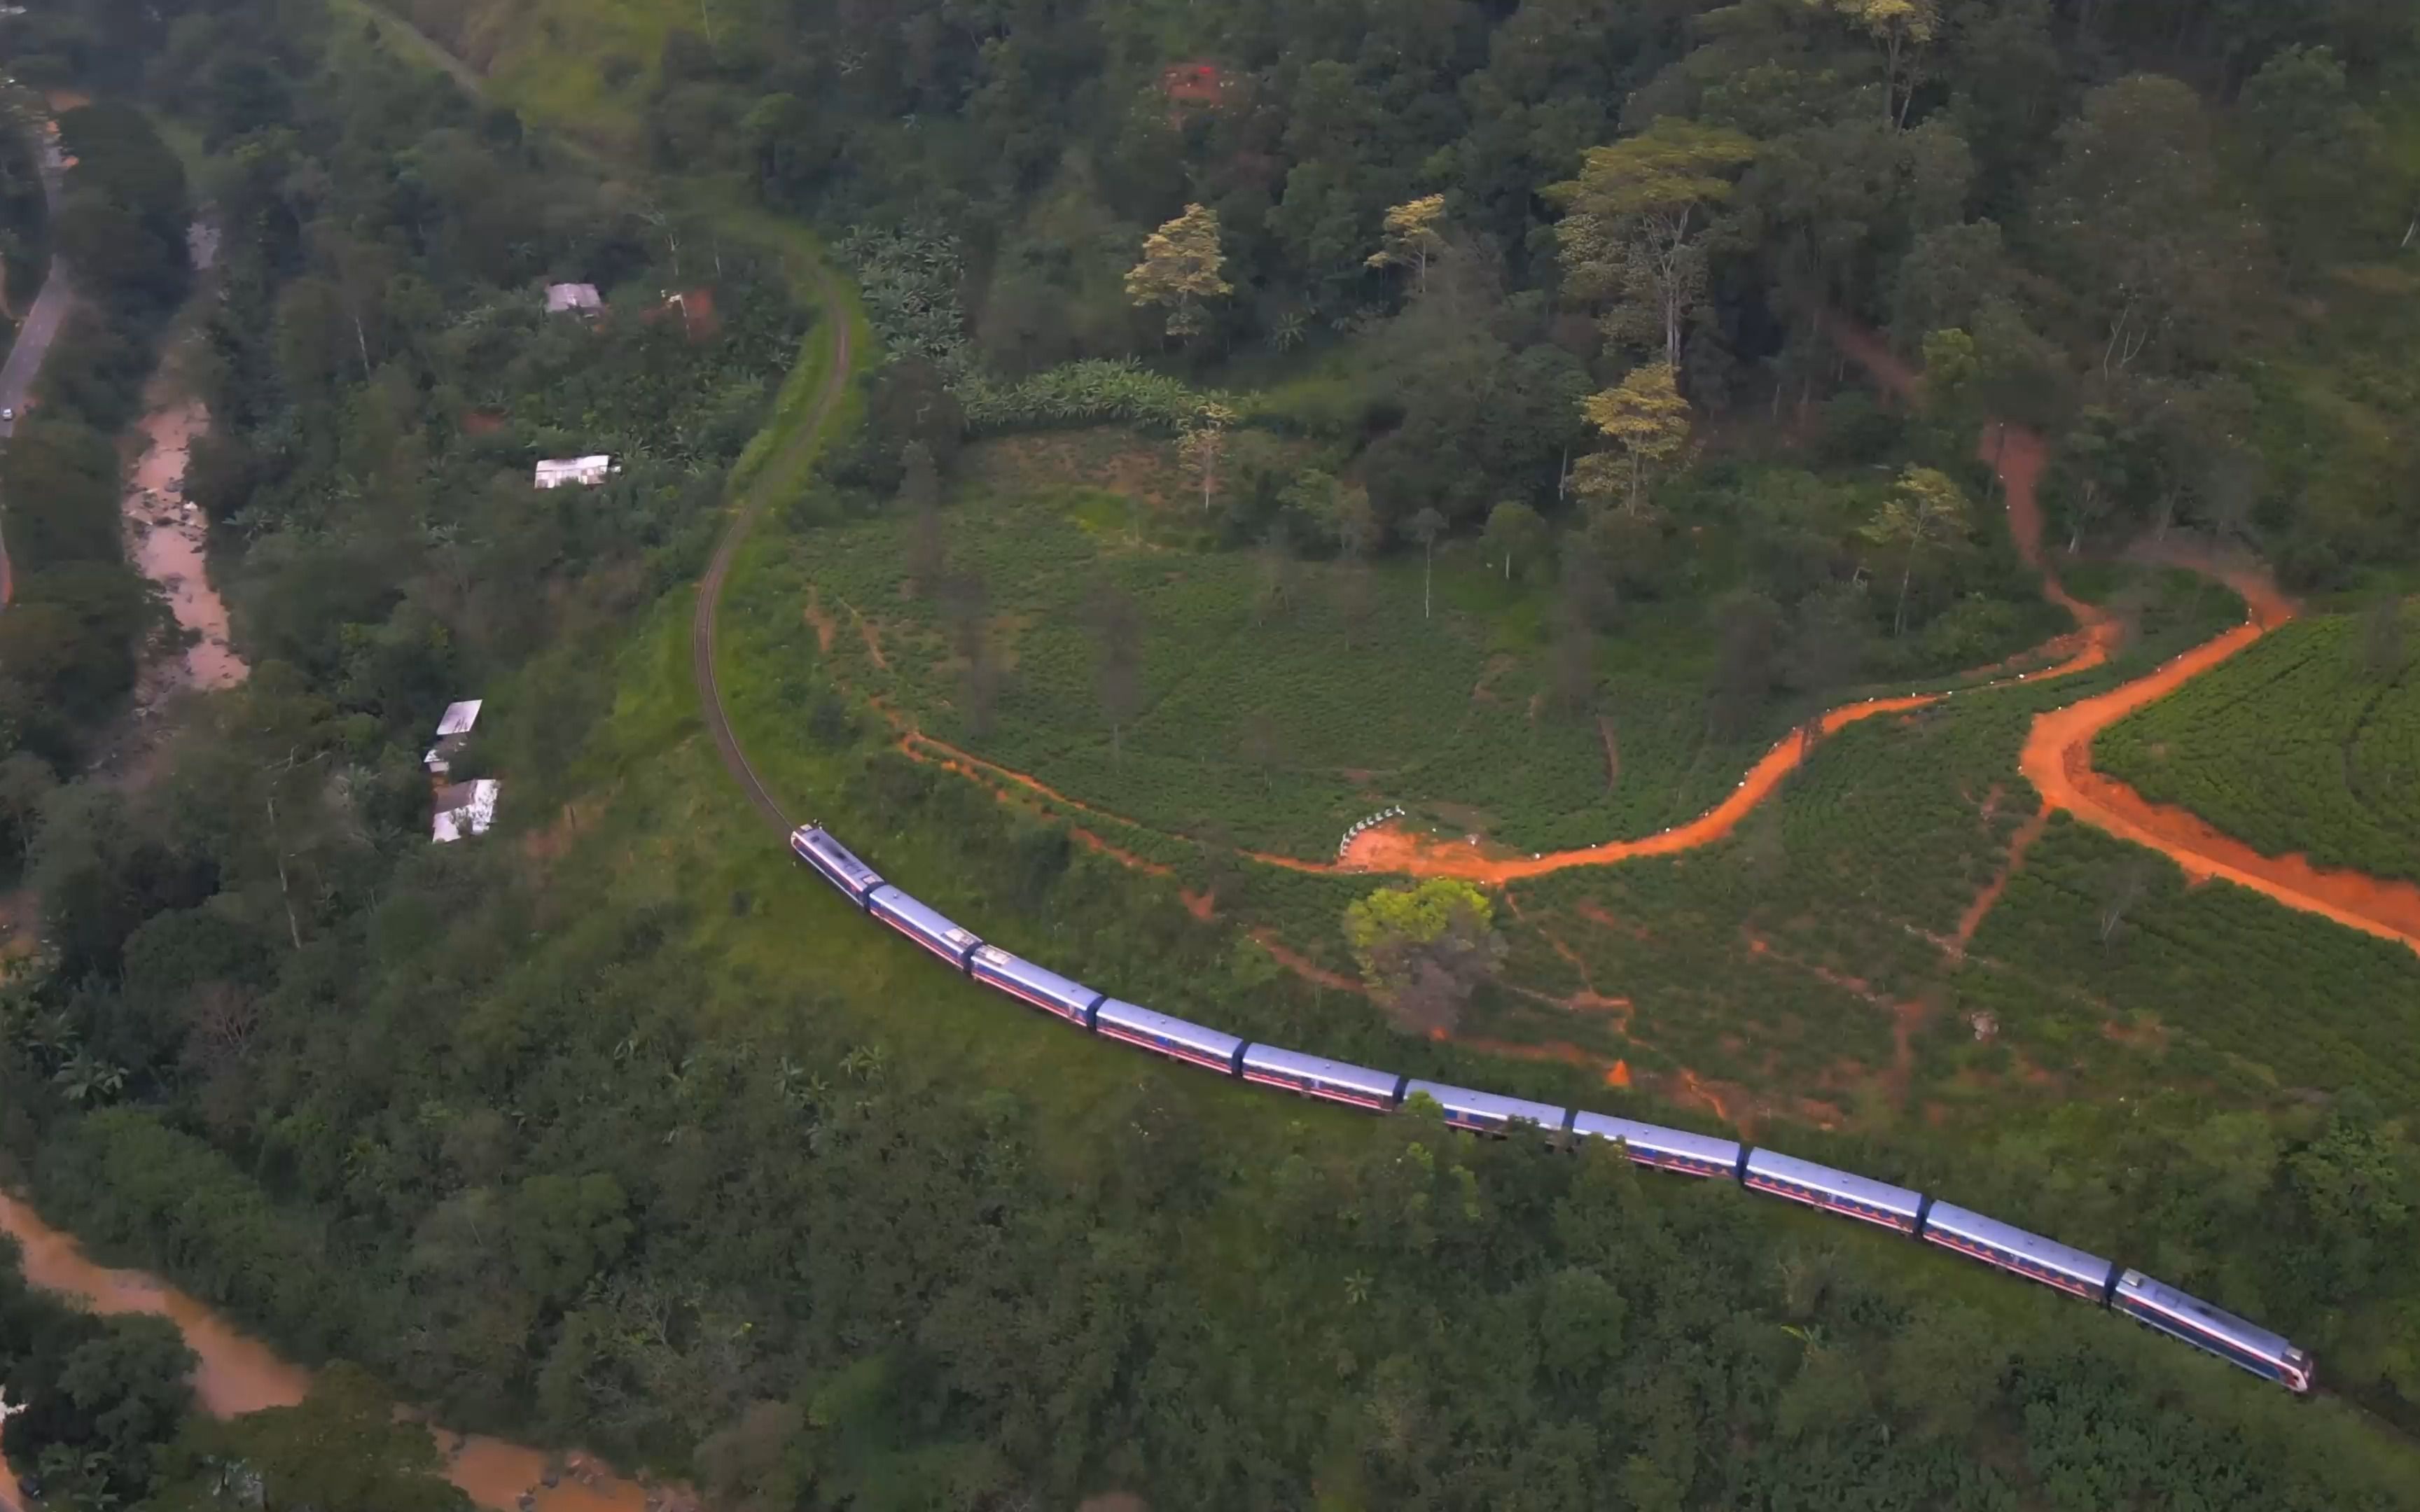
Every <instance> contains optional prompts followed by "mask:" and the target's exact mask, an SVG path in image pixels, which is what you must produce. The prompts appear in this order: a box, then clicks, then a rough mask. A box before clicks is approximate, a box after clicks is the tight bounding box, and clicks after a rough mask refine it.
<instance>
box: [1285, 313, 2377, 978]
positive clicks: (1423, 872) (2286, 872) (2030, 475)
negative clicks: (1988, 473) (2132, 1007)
mask: <svg viewBox="0 0 2420 1512" xmlns="http://www.w3.org/2000/svg"><path fill="white" fill-rule="evenodd" d="M1830 333H1831V335H1832V336H1833V338H1834V339H1835V340H1836V341H1838V343H1839V345H1840V347H1842V349H1843V350H1845V351H1847V352H1848V353H1849V355H1850V356H1852V357H1854V359H1856V361H1857V362H1858V363H1860V364H1861V365H1863V366H1864V367H1865V368H1866V369H1867V370H1868V372H1869V373H1870V374H1872V376H1873V377H1874V378H1875V380H1876V381H1877V382H1878V383H1880V384H1881V385H1882V386H1883V387H1884V388H1885V389H1886V390H1888V391H1890V392H1891V393H1895V394H1898V395H1900V397H1902V398H1906V397H1909V396H1911V395H1912V394H1913V393H1914V392H1915V390H1916V383H1917V378H1916V374H1915V372H1914V371H1913V370H1912V369H1910V368H1909V367H1908V366H1907V364H1906V363H1902V362H1900V360H1899V359H1898V358H1897V357H1896V356H1895V355H1894V354H1893V353H1891V351H1890V350H1889V349H1888V348H1887V347H1884V346H1883V344H1882V343H1881V342H1880V341H1878V340H1876V339H1875V338H1874V337H1873V336H1872V335H1871V334H1870V333H1869V332H1864V331H1861V330H1858V329H1856V328H1854V327H1852V326H1849V325H1847V324H1845V323H1837V322H1836V323H1834V324H1833V325H1832V327H1831V328H1830ZM1978 455H1980V456H1981V457H1982V458H1983V460H1985V461H1986V462H1988V463H1990V464H1991V465H1992V467H1993V470H1994V471H1995V472H1996V473H1997V474H1998V476H1999V479H2000V485H2001V488H2002V491H2003V493H2004V494H2005V496H2006V498H2007V501H2008V512H2009V534H2010V536H2011V537H2012V539H2013V540H2014V542H2015V545H2016V548H2017V551H2018V554H2019V555H2020V556H2021V557H2022V558H2023V559H2024V562H2025V563H2026V564H2027V565H2028V566H2030V567H2032V568H2034V569H2035V570H2036V571H2037V572H2039V573H2040V575H2041V584H2042V594H2043V596H2044V597H2046V598H2048V599H2049V600H2050V601H2051V602H2053V603H2055V604H2056V605H2057V606H2059V607H2060V608H2061V609H2066V610H2067V611H2068V612H2069V613H2070V614H2071V615H2073V616H2074V617H2075V621H2076V625H2077V627H2078V631H2079V633H2080V635H2081V638H2082V646H2081V648H2080V649H2079V650H2077V651H2076V652H2075V654H2074V655H2072V656H2070V657H2069V658H2068V659H2067V660H2066V661H2065V662H2063V663H2061V664H2060V665H2059V666H2057V667H2055V668H2052V669H2050V670H2048V671H2044V672H2040V673H2038V674H2027V675H2026V677H2025V679H2024V680H2034V679H2036V678H2040V677H2063V676H2067V675H2070V674H2071V673H2074V672H2080V671H2085V670H2086V669H2087V668H2091V667H2097V666H2099V665H2101V664H2102V662H2104V661H2106V660H2108V658H2109V656H2110V654H2111V653H2112V651H2113V650H2114V649H2115V647H2116V645H2117V642H2118V637H2119V634H2120V627H2119V626H2118V625H2117V624H2116V623H2115V622H2114V621H2113V620H2112V619H2111V618H2110V616H2108V615H2107V614H2106V613H2104V612H2102V610H2100V609H2095V608H2094V607H2092V606H2091V605H2089V604H2086V603H2084V602H2082V601H2081V600H2079V599H2077V598H2075V597H2074V596H2073V595H2071V594H2069V593H2068V592H2067V590H2066V588H2065V587H2064V586H2063V585H2062V584H2061V583H2060V582H2059V580H2058V575H2057V573H2056V572H2055V571H2054V570H2053V569H2052V568H2051V566H2050V564H2049V562H2048V561H2047V559H2046V558H2045V557H2044V555H2043V553H2042V548H2041V533H2042V520H2041V504H2040V483H2041V475H2042V470H2043V467H2044V464H2045V462H2046V461H2047V458H2048V448H2047V447H2046V446H2045V445H2044V444H2043V442H2042V439H2041V438H2040V436H2039V435H2036V434H2035V433H2034V432H2032V431H2030V430H2026V429H2024V428H2023V427H2020V426H2016V425H2009V424H1998V425H1994V426H1993V427H1992V428H1991V429H1989V430H1988V431H1986V432H1985V434H1984V436H1983V438H1982V440H1981V441H1980V443H1979V445H1978ZM2171 560H2172V561H2174V562H2175V563H2177V564H2179V565H2184V566H2189V567H2192V568H2194V569H2195V570H2197V571H2200V572H2202V573H2204V574H2206V575H2208V576H2210V577H2213V578H2216V579H2219V580H2221V581H2223V582H2225V583H2226V585H2227V586H2228V587H2229V588H2232V589H2233V590H2234V591H2235V592H2236V593H2237V594H2240V595H2241V596H2242V599H2243V601H2244V603H2245V604H2246V605H2247V606H2248V608H2249V610H2250V618H2249V619H2248V620H2246V621H2245V623H2244V624H2242V625H2238V626H2237V627H2236V628H2234V629H2232V630H2229V631H2227V632H2226V634H2224V635H2221V636H2218V637H2217V638H2215V639H2213V640H2209V641H2206V642H2204V643H2203V644H2201V645H2199V646H2196V647H2195V648H2194V649H2193V650H2191V651H2189V652H2186V653H2185V654H2184V655H2182V656H2178V657H2176V658H2174V659H2173V660H2171V661H2169V662H2167V663H2165V664H2164V665H2163V666H2161V667H2160V668H2158V669H2157V670H2155V671H2152V672H2150V673H2149V674H2148V675H2146V676H2143V677H2140V678H2137V679H2135V680H2134V681H2133V682H2130V683H2127V684H2125V685H2124V686H2122V687H2118V688H2116V689H2113V690H2112V691H2110V692H2107V693H2102V694H2099V695H2096V696H2094V697H2092V698H2087V699H2084V700H2081V701H2079V702H2075V703H2071V704H2069V705H2068V706H2066V707H2064V708H2059V709H2054V710H2051V711H2050V712H2048V713H2045V714H2041V715H2038V716H2036V717H2035V719H2034V723H2033V728H2032V729H2031V731H2030V732H2028V733H2027V736H2026V739H2025V744H2024V751H2023V754H2022V756H2021V757H2020V761H2019V768H2020V770H2022V771H2023V772H2024V776H2025V779H2026V780H2027V781H2029V782H2031V783H2032V784H2033V785H2034V788H2035V790H2036V791H2037V792H2039V793H2040V795H2041V797H2042V812H2041V817H2042V818H2047V817H2048V815H2049V814H2050V812H2051V811H2053V810H2066V811H2067V812H2069V813H2071V814H2073V815H2074V816H2075V817H2076V818H2078V819H2081V820H2083V821H2084V822H2085V823H2086V824H2088V825H2093V826H2094V827H2096V828H2098V829H2102V830H2105V831H2107V832H2108V833H2110V834H2112V835H2116V836H2118V838H2119V839H2121V840H2126V841H2132V842H2133V843H2134V844H2137V845H2142V846H2145V847H2148V848H2149V849H2151V850H2155V851H2158V852H2159V853H2160V854H2162V855H2163V856H2167V857H2168V858H2169V859H2170V860H2172V861H2174V862H2176V863H2177V865H2178V866H2179V867H2180V868H2182V869H2183V871H2184V872H2185V873H2186V875H2188V876H2190V877H2192V878H2194V879H2195V881H2204V880H2207V879H2209V878H2211V877H2223V878H2225V879H2226V880H2227V881H2229V882H2232V883H2235V884H2236V885H2238V886H2239V887H2248V888H2251V889H2252V890H2253V891H2255V892H2258V893H2261V894H2263V895H2265V896H2267V897H2269V898H2271V899H2273V900H2274V901H2275V902H2277V903H2284V904H2285V905H2286V906H2287V907H2288V908H2295V909H2300V910H2302V911H2303V912H2304V913H2311V914H2317V915H2319V916H2320V917H2321V918H2329V919H2333V920H2334V921H2335V922H2336V923H2339V924H2342V925H2345V926H2346V927H2347V928H2350V929H2356V930H2360V931H2362V932H2363V933H2368V934H2374V935H2377V936H2379V937H2380V938H2381V939H2389V940H2394V941H2397V942H2398V943H2400V944H2403V945H2405V946H2408V947H2410V948H2411V949H2413V950H2415V951H2420V887H2415V886H2414V885H2412V884H2411V883H2407V882H2390V881H2384V880H2381V879H2380V878H2376V877H2371V876H2367V875H2366V874H2363V873H2361V872H2344V871H2332V870H2328V869H2325V868H2320V867H2315V866H2313V865H2311V864H2310V862H2309V861H2307V860H2306V859H2304V857H2302V856H2264V855H2262V854H2261V853H2259V852H2258V851H2256V850H2254V849H2253V848H2252V847H2251V846H2249V845H2246V844H2244V843H2243V842H2242V841H2239V840H2236V839H2234V838H2233V837H2231V836H2228V835H2226V834H2223V833H2221V832H2220V831H2219V830H2217V829H2216V828H2214V827H2212V826H2211V825H2210V824H2209V823H2208V822H2207V821H2205V820H2203V819H2201V818H2200V817H2199V816H2197V815H2195V814H2194V813H2191V812H2189V811H2187V810H2183V809H2180V808H2177V807H2175V806H2173V805H2168V804H2156V803H2153V802H2151V801H2149V799H2147V798H2145V797H2144V796H2143V795H2141V794H2139V793H2137V792H2135V791H2134V790H2133V788H2131V787H2129V786H2127V785H2126V784H2125V783H2123V782H2121V781H2118V779H2115V778H2112V777H2109V776H2107V775H2105V774H2103V773H2101V772H2097V771H2095V770H2093V767H2092V743H2093V741H2094V739H2095V738H2096V737H2098V736H2099V735H2100V733H2101V732H2102V731H2103V730H2105V729H2107V728H2108V727H2109V726H2110V725H2112V724H2114V723H2116V722H2117V721H2118V720H2119V719H2122V718H2124V717H2126V716H2127V715H2129V714H2132V713H2133V712H2134V711H2135V710H2137V709H2140V708H2142V707H2144V706H2145V705H2147V704H2149V703H2152V702H2157V701H2158V700H2160V699H2162V698H2164V697H2165V696H2166V695H2168V694H2169V693H2172V692H2174V691H2175V690H2176V689H2177V688H2179V687H2182V686H2183V685H2184V684H2185V683H2187V682H2189V681H2191V680H2192V679H2193V678H2195V677H2198V676H2200V675H2201V674H2202V673H2203V672H2206V671H2210V670H2211V668H2213V667H2216V666H2218V665H2219V664H2220V663H2222V662H2224V661H2226V659H2227V658H2228V657H2230V656H2234V655H2236V654H2237V653H2238V652H2240V651H2242V649H2243V648H2244V647H2246V646H2249V645H2251V644H2252V643H2253V642H2254V641H2256V640H2259V639H2260V638H2261V637H2262V636H2263V635H2266V634H2268V633H2269V632H2270V631H2271V630H2273V629H2275V628H2276V627H2277V626H2279V625H2283V624H2285V623H2286V622H2287V621H2288V620H2290V619H2292V618H2293V617H2294V613H2295V608H2294V605H2293V604H2292V603H2291V602H2290V601H2289V600H2288V599H2287V598H2286V596H2285V595H2284V594H2281V593H2279V592H2278V591H2277V588H2276V585H2275V584H2274V582H2273V581H2272V580H2271V579H2270V578H2269V576H2268V575H2267V573H2265V572H2264V571H2262V570H2260V569H2259V568H2258V567H2257V566H2253V565H2248V564H2243V563H2222V562H2217V561H2213V560H2209V559H2206V558H2198V557H2187V556H2184V555H2182V554H2171ZM2010 680H2011V679H2005V678H2004V679H2001V680H2000V681H2001V682H2007V681H2010ZM1985 686H1987V687H1989V686H1993V685H1989V684H1987V685H1985ZM1932 702H1937V699H1936V698H1935V697H1928V696H1912V697H1907V698H1895V699H1893V698H1885V699H1871V700H1868V701H1866V702H1861V703H1852V704H1847V705H1844V706H1842V707H1840V708H1837V709H1833V710H1831V711H1830V712H1829V713H1827V714H1825V715H1824V716H1823V720H1822V723H1821V726H1820V730H1821V733H1823V734H1825V735H1828V734H1831V733H1834V732H1836V731H1838V730H1839V729H1841V728H1842V727H1843V726H1846V725H1849V724H1853V723H1854V722H1856V721H1857V720H1860V719H1867V718H1871V717H1874V716H1876V715H1880V714H1889V713H1894V712H1898V711H1902V710H1908V709H1916V708H1921V707H1923V706H1925V705H1926V704H1929V703H1932ZM1813 745H1814V741H1813V739H1812V738H1811V737H1810V735H1809V733H1807V732H1801V733H1798V734H1795V735H1792V736H1791V737H1790V738H1788V739H1785V740H1784V741H1782V743H1781V744H1780V745H1778V746H1776V747H1775V748H1773V749H1772V750H1770V751H1768V752H1767V753H1766V754H1765V756H1764V759H1763V760H1761V761H1760V762H1758V763H1757V764H1756V765H1755V766H1754V767H1752V768H1751V769H1750V770H1749V772H1748V774H1747V776H1746V778H1745V779H1743V780H1742V781H1741V783H1740V785H1739V787H1738V789H1737V790H1736V791H1734V792H1733V793H1732V794H1731V795H1730V797H1729V798H1727V799H1725V800H1724V801H1723V802H1722V803H1720V804H1719V805H1717V806H1716V807H1715V808H1714V809H1713V810H1710V811H1708V812H1707V813H1705V814H1702V815H1700V816H1699V817H1698V818H1696V819H1693V820H1691V821H1689V822H1688V823H1687V824H1684V825H1679V826H1677V827H1675V828H1672V829H1668V830H1665V831H1664V832H1662V833H1661V834H1656V835H1651V836H1649V837H1647V838H1646V839H1644V840H1637V841H1613V842H1610V843H1607V844H1604V845H1594V846H1589V847H1586V848H1584V849H1580V850H1571V851H1557V852H1553V853H1551V854H1548V855H1544V856H1502V855H1490V854H1488V853H1487V852H1486V851H1485V850H1484V849H1483V848H1481V847H1478V846H1471V845H1467V844H1466V845H1459V846H1457V845H1454V844H1452V843H1450V842H1449V841H1439V840H1437V839H1435V838H1433V837H1426V836H1420V835H1417V834H1414V833H1412V832H1410V831H1408V830H1407V829H1405V828H1404V827H1403V825H1401V824H1400V823H1389V824H1386V825H1378V826H1376V827H1374V828H1372V829H1368V830H1364V831H1363V832H1362V833H1361V834H1360V835H1359V836H1357V837H1356V839H1355V840H1354V841H1353V843H1352V844H1351V845H1350V846H1349V847H1347V849H1346V851H1345V853H1344V855H1343V856H1342V859H1341V861H1340V862H1339V867H1340V868H1341V869H1342V870H1348V871H1384V872H1408V873H1411V874H1414V875H1419V876H1453V877H1463V878H1466V879H1468V880H1471V881H1477V882H1497V883H1501V882H1511V881H1515V880H1518V879H1520V878H1523V877H1533V876H1539V875H1542V874H1544V873H1545V872H1559V871H1562V870H1564V869H1565V868H1569V867H1578V866H1603V865H1606V864H1609V863H1611V862H1616V861H1624V860H1629V859H1631V858H1632V857H1635V856H1668V855H1670V854H1672V853H1674V852H1677V851H1684V850H1689V849H1692V848H1694V847H1697V846H1700V845H1706V844H1711V843H1713V842H1714V841H1718V840H1721V839H1722V838H1724V837H1725V836H1727V835H1729V834H1730V832H1731V831H1732V830H1733V829H1734V828H1735V827H1737V825H1738V824H1739V822H1740V820H1742V819H1743V818H1745V816H1746V815H1747V813H1748V812H1749V810H1753V809H1754V808H1755V807H1756V805H1757V804H1758V803H1760V802H1761V801H1763V799H1764V798H1765V797H1766V796H1767V795H1770V794H1771V793H1772V792H1773V790H1774V789H1775V788H1776V786H1778V785H1779V784H1780V781H1781V779H1783V778H1784V777H1786V776H1788V775H1789V773H1790V772H1791V771H1792V769H1793V768H1795V767H1796V766H1797V765H1798V764H1800V763H1801V762H1803V761H1805V760H1806V758H1807V754H1808V753H1809V751H1810V750H1811V749H1812V748H1813ZM2039 833H2040V829H2039V827H2038V825H2037V826H2028V828H2027V830H2026V831H2025V832H2024V840H2025V841H2027V842H2030V841H2031V839H2032V838H2034V837H2035V836H2037V835H2038V834H2039ZM2021 863H2022V850H2021V849H2012V852H2011V856H2010V863H2009V871H2013V870H2014V868H2015V867H2016V866H2017V865H2019V864H2021ZM1322 870H1325V869H1322ZM2007 880H2008V872H2003V873H2002V875H2001V876H2000V877H1999V878H1998V879H1997V880H1995V881H1994V882H1993V885H1992V887H1990V888H1987V889H1986V891H1985V892H1984V894H1983V895H1982V896H1980V897H1978V899H1977V900H1976V903H1975V904H1974V905H1973V906H1972V907H1971V908H1970V909H1969V910H1968V915H1967V918H1965V919H1964V920H1963V921H1962V925H1961V930H1960V937H1961V945H1962V944H1963V941H1964V940H1965V938H1967V937H1969V936H1971V935H1972V933H1973V932H1974V929H1975V927H1976V926H1977V925H1978V924H1980V922H1981V921H1982V916H1983V914H1984V913H1986V912H1988V911H1989V909H1990V908H1991V905H1992V903H1993V901H1995V900H1996V899H1997V897H1998V895H1999V891H2000V889H2001V888H2002V887H2005V886H2006V885H2007Z"/></svg>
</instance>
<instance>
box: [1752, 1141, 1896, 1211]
mask: <svg viewBox="0 0 2420 1512" xmlns="http://www.w3.org/2000/svg"><path fill="white" fill-rule="evenodd" d="M1747 1174H1748V1175H1750V1176H1768V1177H1771V1178H1773V1179H1774V1180H1781V1181H1790V1182H1794V1183H1795V1184H1797V1185H1799V1186H1804V1187H1810V1188H1812V1189H1813V1190H1815V1191H1818V1192H1823V1193H1826V1194H1828V1195H1830V1196H1837V1197H1846V1198H1848V1199H1849V1200H1851V1201H1853V1202H1863V1203H1866V1204H1868V1205H1869V1206H1871V1207H1876V1208H1880V1209H1882V1210H1883V1211H1885V1212H1895V1213H1900V1214H1903V1215H1905V1216H1907V1217H1910V1218H1913V1217H1915V1216H1916V1210H1917V1209H1918V1208H1920V1207H1922V1206H1923V1205H1924V1195H1923V1194H1922V1193H1920V1192H1911V1191H1909V1190H1908V1189H1907V1188H1906V1187H1903V1186H1893V1185H1891V1184H1890V1183H1889V1182H1888V1181H1877V1180H1871V1179H1870V1178H1868V1177H1863V1176H1858V1175H1854V1174H1853V1173H1852V1172H1849V1171H1842V1170H1835V1169H1834V1168H1833V1167H1831V1166H1829V1165H1817V1164H1815V1163H1814V1162H1813V1161H1811V1160H1800V1159H1799V1158H1798V1157H1797V1156H1795V1155H1783V1154H1779V1153H1776V1151H1774V1150H1770V1149H1751V1150H1749V1151H1748V1154H1747Z"/></svg>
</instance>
